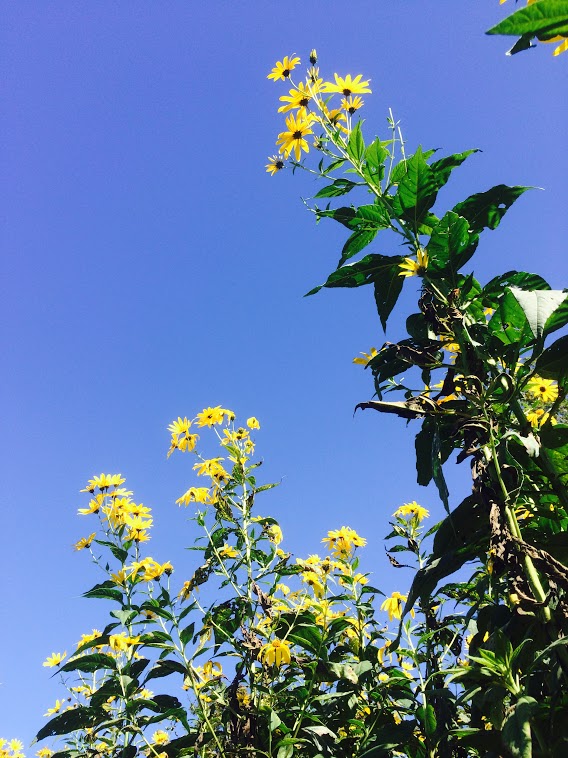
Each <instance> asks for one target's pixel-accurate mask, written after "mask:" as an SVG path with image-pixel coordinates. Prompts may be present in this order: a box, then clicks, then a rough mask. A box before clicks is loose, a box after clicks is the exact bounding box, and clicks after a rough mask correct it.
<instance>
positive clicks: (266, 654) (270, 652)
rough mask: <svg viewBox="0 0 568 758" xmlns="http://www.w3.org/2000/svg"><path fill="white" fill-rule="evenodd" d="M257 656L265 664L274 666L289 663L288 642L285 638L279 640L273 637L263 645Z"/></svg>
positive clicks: (278, 666)
mask: <svg viewBox="0 0 568 758" xmlns="http://www.w3.org/2000/svg"><path fill="white" fill-rule="evenodd" d="M258 658H259V660H260V661H262V663H265V664H266V665H267V666H272V665H274V666H276V668H280V666H283V665H284V664H286V663H290V661H291V655H290V644H289V643H288V642H286V640H279V639H278V638H277V637H275V638H274V639H273V640H272V642H267V643H266V645H263V646H262V648H261V649H260V652H259V654H258Z"/></svg>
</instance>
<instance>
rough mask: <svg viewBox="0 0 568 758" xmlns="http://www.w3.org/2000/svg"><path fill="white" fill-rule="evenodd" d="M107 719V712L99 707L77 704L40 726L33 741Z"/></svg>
mask: <svg viewBox="0 0 568 758" xmlns="http://www.w3.org/2000/svg"><path fill="white" fill-rule="evenodd" d="M106 719H108V713H107V712H106V711H104V710H102V709H99V708H87V707H85V706H82V705H79V706H77V708H73V709H72V710H70V711H64V712H63V713H60V714H58V715H57V716H55V718H52V719H51V721H48V722H47V724H46V725H45V726H44V727H42V728H41V729H40V730H39V732H38V733H37V734H36V736H35V740H34V742H39V740H44V739H45V738H46V737H55V736H57V735H59V734H68V733H69V732H73V731H75V730H76V729H88V728H91V727H94V726H96V725H97V724H100V723H101V722H103V721H105V720H106Z"/></svg>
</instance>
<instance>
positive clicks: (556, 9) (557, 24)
mask: <svg viewBox="0 0 568 758" xmlns="http://www.w3.org/2000/svg"><path fill="white" fill-rule="evenodd" d="M487 34H505V35H514V36H517V35H518V36H521V35H531V36H532V37H537V36H538V37H542V38H543V39H551V38H552V37H556V35H558V34H561V35H568V3H567V2H566V0H540V2H538V3H533V4H532V5H529V6H527V7H526V8H521V9H520V10H518V11H516V12H515V13H513V14H511V15H510V16H507V18H504V19H503V20H502V21H500V22H499V23H498V24H497V25H496V26H493V27H492V28H491V29H489V30H488V31H487Z"/></svg>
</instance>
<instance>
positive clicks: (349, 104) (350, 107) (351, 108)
mask: <svg viewBox="0 0 568 758" xmlns="http://www.w3.org/2000/svg"><path fill="white" fill-rule="evenodd" d="M363 104H364V103H363V98H362V97H344V98H343V100H342V101H341V107H342V108H343V110H344V111H347V113H350V114H351V115H353V114H354V113H355V111H358V110H359V108H362V107H363Z"/></svg>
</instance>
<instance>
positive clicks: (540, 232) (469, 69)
mask: <svg viewBox="0 0 568 758" xmlns="http://www.w3.org/2000/svg"><path fill="white" fill-rule="evenodd" d="M509 6H510V7H509ZM513 8H514V5H513V4H512V2H511V3H509V4H508V5H506V6H499V4H498V3H497V0H495V1H494V2H493V0H477V1H476V2H467V3H466V2H462V3H457V2H455V0H437V1H436V2H435V3H425V2H419V1H418V0H415V1H411V0H407V1H406V2H395V1H394V0H391V1H390V2H389V1H387V0H372V1H369V2H367V1H359V0H354V2H351V3H349V4H346V3H337V2H321V1H320V2H313V3H305V2H299V1H298V0H289V2H287V3H285V4H282V3H275V2H272V1H269V2H264V3H258V2H248V3H235V2H221V1H220V0H218V1H217V2H206V3H198V2H187V1H186V0H183V1H182V0H172V2H167V3H157V2H149V1H144V2H138V1H136V2H134V1H133V0H131V1H129V2H127V1H126V0H122V1H121V2H115V3H97V2H86V3H78V2H75V0H73V1H72V2H71V1H70V0H58V2H56V3H38V2H29V1H28V0H17V1H16V0H13V1H12V2H7V1H6V0H2V2H1V3H0V11H1V14H2V18H3V21H2V29H1V30H0V56H1V64H0V65H1V71H2V80H3V89H4V95H3V106H2V110H3V115H2V119H1V124H0V142H1V162H2V172H1V174H2V175H1V177H0V182H1V185H2V187H1V189H2V206H1V211H0V224H1V226H0V229H1V232H0V234H1V251H2V263H1V265H2V281H3V287H2V290H3V298H2V306H1V307H2V310H3V314H2V358H3V369H2V373H1V382H2V398H3V403H4V410H3V424H2V432H1V434H2V437H1V445H2V455H1V459H0V460H1V465H2V482H3V487H2V505H1V512H0V518H1V521H0V530H1V531H0V533H1V534H2V551H1V559H0V560H1V563H2V581H3V590H2V599H1V606H0V608H1V616H2V618H1V621H0V636H1V649H2V651H3V655H2V657H1V660H0V735H1V736H6V737H16V736H17V737H19V738H21V739H22V740H24V741H26V742H29V741H30V740H31V738H32V737H33V735H34V734H35V732H36V731H37V729H38V728H39V727H40V726H41V725H42V724H43V723H44V719H43V718H42V714H43V713H44V712H45V710H46V709H47V708H48V707H51V706H52V705H53V703H54V701H55V699H56V697H58V696H60V695H61V694H62V691H61V690H60V689H59V687H58V686H57V683H56V680H50V679H49V674H48V670H46V669H43V668H42V666H41V663H42V661H43V660H44V659H45V657H46V656H47V655H48V654H50V653H51V652H53V651H62V650H65V649H67V650H71V649H72V648H73V646H74V644H75V642H76V640H77V639H78V638H79V637H80V635H81V634H82V633H85V632H89V631H90V630H91V628H92V627H93V626H99V627H100V626H101V625H102V624H104V623H105V619H106V613H107V607H106V606H105V604H104V602H102V601H93V600H84V599H82V598H81V597H80V596H81V593H82V592H83V591H85V590H86V589H88V588H89V587H90V586H91V585H92V584H94V583H95V582H97V581H99V576H98V575H97V573H96V571H95V568H94V567H93V566H91V565H90V564H89V561H88V556H87V555H86V554H85V553H74V552H73V550H72V548H71V545H72V544H73V543H74V542H75V541H76V540H77V539H78V538H79V537H81V536H84V535H85V534H86V533H88V531H90V530H89V529H88V527H87V526H86V525H85V522H82V521H81V520H80V519H79V517H77V516H76V515H75V514H76V509H77V507H79V506H80V505H84V501H83V500H82V496H79V494H78V491H79V489H81V487H83V486H84V483H85V482H86V480H87V479H88V478H89V477H91V476H92V475H94V474H99V473H101V472H103V471H104V472H122V474H123V475H125V476H127V482H128V484H129V485H130V486H131V488H132V489H134V492H135V496H136V499H137V501H142V502H144V503H145V504H147V505H150V506H152V507H153V509H154V516H155V521H156V527H155V529H154V539H153V543H151V554H152V555H153V557H155V558H156V559H157V560H160V561H164V560H166V559H171V560H172V561H173V563H174V565H175V566H176V570H177V572H178V578H180V581H181V580H182V579H183V578H188V577H189V576H190V575H191V573H192V569H193V568H194V564H193V563H192V560H191V555H190V554H188V553H187V552H184V550H183V548H184V546H186V545H188V544H191V541H192V535H193V534H194V532H193V531H192V530H193V525H192V524H191V523H188V522H187V523H186V516H187V515H188V514H187V512H181V511H179V510H178V508H177V506H175V505H174V501H175V499H176V497H178V496H179V495H180V494H181V493H182V492H183V491H184V490H185V489H186V488H187V486H188V485H189V484H190V483H192V481H193V480H192V477H191V470H190V464H191V461H190V460H189V459H186V458H183V457H180V458H179V459H176V458H175V457H174V458H172V459H170V460H169V461H167V460H166V450H167V446H168V434H167V432H166V426H167V424H168V423H169V422H170V421H171V419H172V418H174V417H177V416H178V415H182V416H183V415H188V416H192V415H194V414H195V412H196V411H199V410H201V409H202V408H203V407H204V406H206V405H209V404H211V405H217V404H222V405H223V406H224V407H229V408H232V409H234V410H235V411H236V412H237V413H238V414H239V415H242V416H243V417H245V418H246V417H247V416H249V415H253V414H254V415H256V416H257V417H258V418H259V419H260V421H261V424H262V431H261V433H260V434H259V435H258V450H259V452H261V453H262V454H263V455H264V457H265V460H266V465H265V467H264V471H263V475H264V476H265V477H266V479H267V480H280V479H282V486H281V487H279V488H278V489H277V490H274V491H272V492H271V493H268V494H266V495H265V496H264V497H265V501H264V502H263V503H262V507H261V509H260V510H261V511H262V513H263V514H265V515H267V514H269V513H270V514H272V515H274V516H276V517H277V518H278V519H279V520H280V522H281V524H282V527H283V529H284V534H285V538H286V543H285V546H286V547H287V549H289V550H292V551H293V552H294V553H295V554H298V555H307V554H308V553H312V552H317V551H318V550H320V540H321V538H322V537H323V536H324V535H325V533H326V531H327V530H328V529H331V528H337V527H339V526H341V525H342V524H348V525H350V526H352V527H354V528H356V529H357V530H358V531H359V532H360V533H361V534H362V535H364V536H366V537H367V539H368V542H369V547H368V548H367V549H366V551H365V554H364V555H365V557H364V559H363V563H362V568H363V570H374V571H376V572H377V576H376V578H375V579H374V583H375V584H378V585H379V586H381V587H382V588H383V589H384V591H385V592H387V593H389V594H390V592H392V591H393V590H395V589H398V590H400V591H404V590H405V589H406V588H407V587H408V585H409V583H410V579H411V575H410V573H409V572H406V571H401V572H400V573H396V572H395V571H394V570H392V569H390V567H389V566H388V564H387V561H386V559H385V557H384V552H383V547H382V542H381V540H382V537H383V536H384V534H385V533H386V530H387V520H388V517H389V516H390V514H391V513H392V512H393V511H394V510H395V508H396V507H398V506H399V505H400V504H401V503H403V502H405V501H409V500H414V499H417V500H418V501H419V502H420V503H421V504H422V505H424V506H426V507H428V508H430V509H431V510H432V512H433V516H434V517H441V515H442V509H441V506H440V505H439V504H438V502H437V499H436V496H435V494H434V492H432V491H430V490H425V491H421V490H420V489H419V488H418V486H417V485H416V484H415V476H414V447H413V433H414V432H415V431H416V429H412V428H410V429H406V428H405V426H404V424H403V423H402V422H401V421H399V420H397V419H390V418H382V417H379V416H378V414H373V413H371V412H367V413H365V414H358V415H357V416H355V418H354V417H353V407H354V405H355V404H356V403H357V402H358V401H360V400H363V399H368V398H369V397H370V396H371V393H372V386H371V378H370V376H368V374H367V373H365V372H364V371H363V370H362V369H361V368H360V367H356V366H353V365H352V363H351V360H352V358H353V356H354V355H356V354H357V353H358V352H359V351H361V350H367V349H368V348H369V346H370V345H376V346H377V347H380V345H381V344H382V341H383V340H384V337H383V336H382V334H381V332H380V325H379V322H378V319H377V317H376V315H375V314H374V309H373V299H372V292H371V291H370V290H369V291H366V290H359V291H354V292H347V291H338V290H336V291H324V292H322V293H320V294H319V295H318V296H316V297H314V298H307V299H303V298H302V295H303V293H304V292H306V291H308V290H309V289H311V288H312V287H313V286H314V285H315V284H318V283H320V282H321V281H322V280H323V279H324V278H325V276H326V275H327V273H328V272H329V271H330V270H331V268H332V266H333V265H334V264H335V262H336V260H337V257H338V250H339V249H340V246H341V245H342V243H343V241H344V238H345V235H344V230H342V228H341V227H339V226H337V228H336V227H334V225H333V224H332V222H330V223H329V225H325V224H320V225H319V227H316V226H315V224H314V221H313V217H312V216H311V215H310V214H309V213H307V212H306V211H305V209H304V206H303V205H302V203H301V200H300V198H301V197H309V196H312V195H313V194H315V192H316V191H317V189H318V187H317V186H316V185H314V184H313V182H312V180H311V179H310V178H309V177H308V176H307V175H306V176H304V175H296V176H295V177H293V176H292V175H291V172H289V171H288V172H282V173H281V174H279V175H278V176H276V177H274V178H270V177H269V176H268V175H267V174H266V173H265V171H264V165H265V163H266V157H267V156H268V155H271V154H272V153H274V152H275V148H274V141H275V139H276V134H277V132H278V131H280V128H281V126H280V125H281V123H282V119H281V117H280V116H277V115H276V107H277V104H278V97H279V95H281V94H284V93H285V91H286V87H285V85H284V84H283V83H281V84H280V85H278V84H274V83H272V82H270V81H268V80H267V79H266V75H267V73H268V72H269V70H270V69H271V67H272V66H273V65H274V62H275V61H276V60H277V59H281V58H282V56H283V55H287V54H291V53H294V52H296V53H298V54H301V55H302V56H303V58H304V60H307V54H308V52H309V50H310V48H312V47H316V48H317V50H318V53H319V56H320V65H321V71H322V73H323V74H324V76H325V77H326V78H330V77H331V75H332V74H333V72H334V71H335V72H338V73H339V74H342V75H344V74H346V73H351V74H357V73H362V74H364V77H365V78H370V79H371V80H372V87H373V93H374V94H373V96H372V97H368V98H367V105H366V108H365V114H364V115H365V117H366V119H367V124H366V128H367V129H368V130H369V132H371V133H379V134H383V135H384V133H385V125H386V123H385V115H386V113H387V111H388V107H389V106H390V107H392V108H393V110H394V111H395V114H396V116H397V117H398V118H399V119H400V120H401V121H402V126H403V129H404V133H405V136H406V138H407V140H408V143H409V147H410V148H413V147H415V146H416V145H417V144H418V143H419V142H421V143H422V144H423V145H424V146H426V147H439V148H442V151H443V152H444V153H448V152H455V151H461V150H464V149H467V148H470V147H479V148H481V149H482V150H483V153H480V154H478V155H476V156H475V157H472V158H471V159H470V160H469V161H468V163H467V164H466V166H465V167H464V168H463V169H461V170H460V171H458V172H456V173H455V180H453V182H452V183H451V184H450V186H449V187H448V189H447V192H446V196H445V197H446V198H447V201H448V203H452V202H455V201H457V200H460V199H463V198H464V197H466V196H467V195H468V194H471V193H473V192H477V191H482V190H484V189H488V188H489V187H490V186H492V185H493V184H498V183H501V182H503V183H508V184H529V185H534V186H537V187H542V188H544V191H542V192H539V191H535V192H531V193H528V194H526V195H525V196H524V197H522V198H521V199H520V200H519V201H518V203H517V204H516V205H515V206H514V207H513V209H512V210H511V211H510V212H509V213H508V215H507V216H506V218H505V220H504V222H503V224H502V225H501V227H500V228H499V229H498V230H497V231H495V232H488V233H487V235H486V239H485V240H484V241H483V243H482V244H481V246H480V248H479V252H478V254H477V255H476V257H475V258H474V261H473V267H474V268H475V271H476V274H477V275H478V277H479V278H480V279H482V280H487V279H488V278H490V277H491V276H493V275H494V274H496V273H499V272H502V271H505V270H507V269H511V268H517V269H524V270H529V271H533V270H536V271H538V272H539V273H541V274H542V275H544V276H545V277H546V278H548V279H549V281H550V282H551V284H552V286H553V287H559V288H560V287H562V286H565V284H566V268H567V267H566V239H567V238H568V228H567V223H568V222H567V215H566V207H568V202H567V193H566V181H567V177H568V172H567V168H568V165H567V159H566V121H567V110H568V108H567V98H566V94H567V93H566V66H567V65H568V55H564V56H561V57H560V58H557V59H553V58H552V55H551V53H552V48H551V46H543V47H541V48H540V49H538V50H535V51H529V52H527V53H524V54H522V55H519V56H516V57H514V58H512V59H511V58H507V57H506V56H505V55H504V52H505V50H506V49H507V46H508V44H510V42H509V40H508V39H505V38H495V37H493V38H491V37H486V36H485V35H484V34H483V32H484V31H485V29H487V28H488V27H490V26H491V25H492V24H494V23H496V22H497V21H498V20H499V18H501V17H502V16H503V15H504V14H505V13H506V12H510V11H512V10H513ZM374 249H375V250H376V251H377V252H387V253H388V252H393V251H392V250H391V251H389V250H383V249H382V248H381V247H380V243H379V244H377V245H375V248H374ZM413 286H414V283H412V284H411V285H410V290H409V296H408V297H405V298H404V302H403V307H401V308H400V309H399V310H397V311H396V313H395V316H394V317H393V321H392V326H391V327H390V329H389V334H388V337H389V339H393V338H396V337H397V335H399V334H400V329H401V324H402V321H401V318H402V316H403V315H404V303H406V307H407V308H408V307H409V305H410V304H411V303H412V298H411V296H410V295H411V294H412V293H411V290H412V287H413ZM466 480H467V470H466V469H465V468H464V470H463V471H462V472H461V475H460V472H459V471H458V470H457V469H456V471H453V470H452V471H451V472H450V481H451V482H452V487H453V490H452V502H453V504H454V505H455V504H457V503H458V502H459V497H460V494H462V493H463V492H465V486H466V485H465V482H466Z"/></svg>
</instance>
